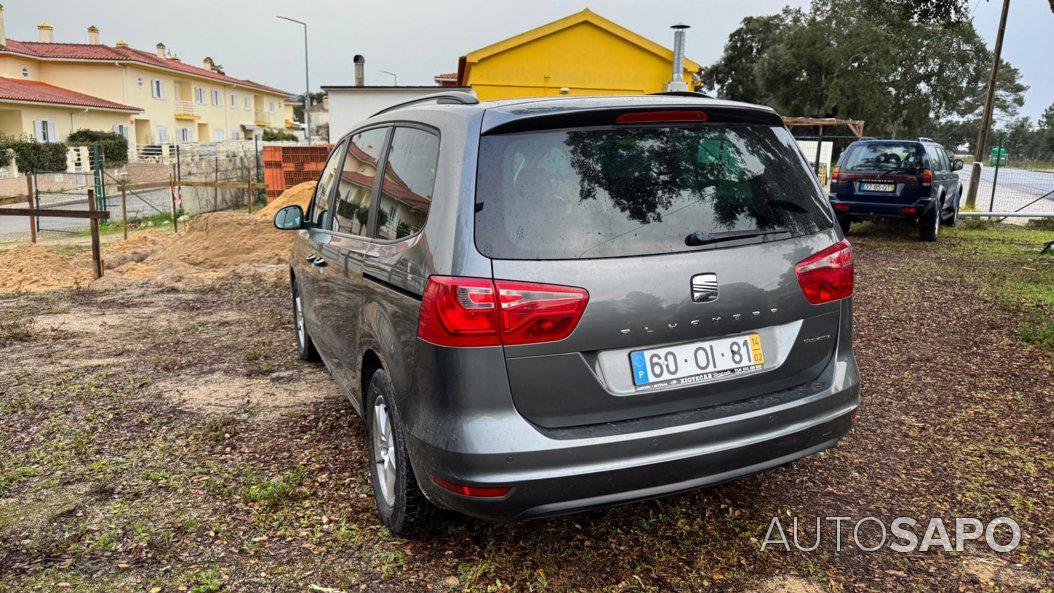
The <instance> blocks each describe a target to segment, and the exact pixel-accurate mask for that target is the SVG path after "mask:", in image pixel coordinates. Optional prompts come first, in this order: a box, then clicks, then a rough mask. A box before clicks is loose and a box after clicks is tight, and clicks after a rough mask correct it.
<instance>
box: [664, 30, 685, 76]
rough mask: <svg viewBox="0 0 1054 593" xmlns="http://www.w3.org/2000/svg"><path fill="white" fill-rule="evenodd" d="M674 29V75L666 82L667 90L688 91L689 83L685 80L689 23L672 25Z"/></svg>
mask: <svg viewBox="0 0 1054 593" xmlns="http://www.w3.org/2000/svg"><path fill="white" fill-rule="evenodd" d="M670 28H671V29H673V76H672V78H670V82H668V83H666V89H665V90H666V92H668V93H676V92H681V93H683V92H686V91H688V90H689V89H688V85H687V84H686V83H685V82H684V32H685V30H686V29H688V25H686V24H684V23H677V24H676V25H674V26H672V27H670Z"/></svg>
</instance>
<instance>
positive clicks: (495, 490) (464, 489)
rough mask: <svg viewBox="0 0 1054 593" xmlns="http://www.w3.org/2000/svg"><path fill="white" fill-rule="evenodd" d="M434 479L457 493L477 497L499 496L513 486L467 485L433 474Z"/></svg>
mask: <svg viewBox="0 0 1054 593" xmlns="http://www.w3.org/2000/svg"><path fill="white" fill-rule="evenodd" d="M432 481H433V482H435V483H436V485H438V486H440V487H442V488H443V489H445V490H449V491H451V492H453V493H455V494H460V495H462V496H474V497H476V498H499V497H502V496H505V495H506V494H508V493H509V491H510V490H511V488H506V487H503V486H498V487H482V486H465V485H464V484H455V483H453V482H448V481H446V480H444V479H443V478H439V477H436V476H432Z"/></svg>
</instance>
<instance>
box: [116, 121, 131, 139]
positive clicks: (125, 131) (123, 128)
mask: <svg viewBox="0 0 1054 593" xmlns="http://www.w3.org/2000/svg"><path fill="white" fill-rule="evenodd" d="M113 131H114V132H116V133H118V134H120V135H122V136H124V137H125V139H127V138H128V135H129V134H130V133H131V129H130V127H129V126H128V124H117V125H115V126H114V127H113Z"/></svg>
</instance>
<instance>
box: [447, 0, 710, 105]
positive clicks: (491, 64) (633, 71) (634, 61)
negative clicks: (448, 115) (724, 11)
mask: <svg viewBox="0 0 1054 593" xmlns="http://www.w3.org/2000/svg"><path fill="white" fill-rule="evenodd" d="M698 69H699V64H697V63H695V62H693V61H691V60H688V59H685V61H684V78H685V82H686V83H687V84H689V88H691V82H690V81H691V75H692V73H693V72H696V71H697V70H698ZM672 70H673V51H672V50H670V49H667V48H665V47H663V46H661V45H659V44H658V43H655V42H653V41H650V40H648V39H645V38H644V37H641V36H640V35H638V34H636V33H634V32H633V31H630V30H629V29H626V28H625V27H622V26H620V25H617V24H615V23H613V22H611V21H609V20H607V19H606V18H604V17H602V16H600V15H598V14H596V13H595V12H593V11H591V10H589V9H588V8H587V9H585V10H582V11H581V12H577V13H575V14H572V15H570V16H567V17H564V18H562V19H560V20H557V21H553V22H551V23H549V24H546V25H542V26H541V27H538V28H535V29H531V30H530V31H526V32H524V33H520V34H519V35H516V36H515V37H510V38H508V39H505V40H504V41H499V42H498V43H495V44H493V45H488V46H487V47H484V48H482V49H477V50H476V51H474V52H471V53H469V54H467V55H466V56H464V57H462V58H461V60H460V63H459V64H458V75H457V84H459V85H461V86H470V87H472V89H473V90H474V91H476V95H477V96H479V98H480V99H484V100H486V99H508V98H514V97H537V96H546V95H557V94H571V95H641V94H646V93H657V92H660V91H662V90H663V87H664V86H665V84H666V83H667V82H669V81H670V79H671V78H672Z"/></svg>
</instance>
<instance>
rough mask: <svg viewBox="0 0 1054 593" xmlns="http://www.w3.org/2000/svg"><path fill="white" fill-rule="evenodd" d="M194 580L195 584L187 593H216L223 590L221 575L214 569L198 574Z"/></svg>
mask: <svg viewBox="0 0 1054 593" xmlns="http://www.w3.org/2000/svg"><path fill="white" fill-rule="evenodd" d="M194 580H195V581H196V584H195V585H194V586H193V587H191V588H190V590H189V592H188V593H216V591H220V590H221V589H223V575H221V574H220V571H219V569H216V568H210V569H208V570H206V571H202V572H200V573H198V575H197V576H196V577H195V579H194Z"/></svg>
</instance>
